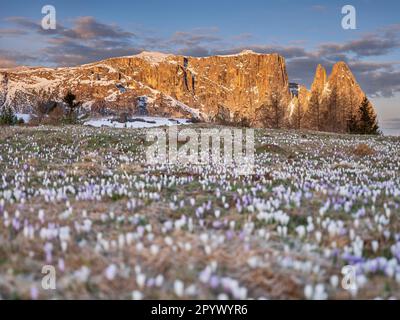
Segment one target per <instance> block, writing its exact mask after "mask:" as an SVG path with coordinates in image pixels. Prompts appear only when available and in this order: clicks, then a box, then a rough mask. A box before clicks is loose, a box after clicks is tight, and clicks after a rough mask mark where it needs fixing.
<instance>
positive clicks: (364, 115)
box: [358, 97, 380, 134]
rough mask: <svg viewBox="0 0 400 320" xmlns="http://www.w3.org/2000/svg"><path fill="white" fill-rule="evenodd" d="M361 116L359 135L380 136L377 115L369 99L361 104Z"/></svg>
mask: <svg viewBox="0 0 400 320" xmlns="http://www.w3.org/2000/svg"><path fill="white" fill-rule="evenodd" d="M358 112H359V115H360V123H359V133H361V134H380V131H379V125H378V121H377V119H376V114H375V112H374V110H373V109H372V107H371V104H370V102H369V100H368V98H367V97H365V98H364V99H363V101H362V102H361V105H360V108H359V110H358Z"/></svg>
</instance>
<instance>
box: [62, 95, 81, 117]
mask: <svg viewBox="0 0 400 320" xmlns="http://www.w3.org/2000/svg"><path fill="white" fill-rule="evenodd" d="M75 100H76V96H75V95H74V94H73V93H72V92H71V91H68V92H67V94H66V95H65V96H64V98H63V101H64V103H65V104H66V105H67V107H68V118H69V119H70V120H75V119H76V116H77V112H78V108H79V107H80V106H81V102H79V101H78V102H76V101H75Z"/></svg>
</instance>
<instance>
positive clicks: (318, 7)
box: [311, 4, 328, 12]
mask: <svg viewBox="0 0 400 320" xmlns="http://www.w3.org/2000/svg"><path fill="white" fill-rule="evenodd" d="M327 9H328V8H327V7H326V6H324V5H320V4H316V5H313V6H311V10H312V11H317V12H323V11H326V10H327Z"/></svg>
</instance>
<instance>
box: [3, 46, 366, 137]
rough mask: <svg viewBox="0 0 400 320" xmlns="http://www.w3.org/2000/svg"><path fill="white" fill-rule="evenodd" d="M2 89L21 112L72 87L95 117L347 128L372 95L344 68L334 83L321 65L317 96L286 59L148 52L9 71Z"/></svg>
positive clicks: (250, 54)
mask: <svg viewBox="0 0 400 320" xmlns="http://www.w3.org/2000/svg"><path fill="white" fill-rule="evenodd" d="M0 84H1V85H0V105H9V106H11V107H13V108H15V109H16V110H18V111H20V112H32V111H33V110H34V109H35V105H37V104H38V102H39V101H43V100H55V101H60V100H61V98H62V96H63V95H64V94H65V93H66V92H67V91H68V90H71V91H73V92H74V93H75V94H76V95H77V98H78V99H79V100H80V101H82V102H83V106H84V108H86V109H87V110H91V111H93V112H100V113H106V112H114V113H118V112H121V111H124V112H127V111H128V112H131V113H138V112H140V113H143V112H145V113H147V114H149V115H158V116H168V117H195V118H200V119H203V120H206V121H213V120H215V121H223V122H236V123H246V124H249V125H253V126H267V127H295V128H298V127H303V128H310V129H318V127H319V126H320V128H319V129H332V128H334V127H335V128H337V126H336V125H332V126H331V127H329V126H330V125H331V122H332V121H335V122H339V123H340V126H339V128H340V130H342V129H343V128H344V127H345V121H346V116H347V115H348V113H349V112H350V110H353V109H354V108H356V106H357V104H358V103H359V101H360V100H362V97H363V96H364V94H363V92H362V91H361V89H360V87H359V86H358V84H357V83H356V82H355V79H354V77H353V76H352V74H351V72H350V70H349V69H348V67H347V66H346V65H345V64H344V63H339V64H337V65H335V67H334V68H333V71H332V74H331V75H330V77H329V79H328V80H327V79H326V72H325V70H324V69H323V67H322V66H318V68H317V72H316V77H315V81H314V83H313V85H312V88H311V91H308V90H307V89H306V88H305V87H303V86H299V87H298V88H297V89H296V95H295V96H294V95H293V93H291V90H289V81H288V75H287V72H286V65H285V60H284V58H283V57H281V56H280V55H278V54H257V53H254V52H252V51H243V52H242V53H240V54H236V55H228V56H212V57H205V58H194V57H184V56H174V55H167V54H162V53H154V52H143V53H141V54H139V55H136V56H129V57H121V58H112V59H108V60H104V61H100V62H97V63H92V64H87V65H82V66H79V67H73V68H55V69H52V68H19V69H8V70H4V69H3V70H0ZM316 102H317V104H316ZM353 105H354V107H353ZM316 106H317V107H318V108H316ZM332 106H336V107H335V108H334V110H333V107H332ZM316 109H317V110H318V117H317V120H315V117H316V116H315V110H316ZM333 111H335V112H333ZM333 115H334V118H333Z"/></svg>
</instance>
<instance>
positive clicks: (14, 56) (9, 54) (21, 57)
mask: <svg viewBox="0 0 400 320" xmlns="http://www.w3.org/2000/svg"><path fill="white" fill-rule="evenodd" d="M35 61H36V57H34V56H32V55H29V54H25V53H19V52H14V51H9V50H4V49H0V68H12V67H16V66H18V65H23V64H26V63H27V62H35Z"/></svg>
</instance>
